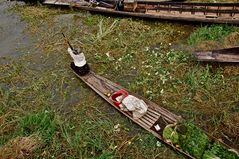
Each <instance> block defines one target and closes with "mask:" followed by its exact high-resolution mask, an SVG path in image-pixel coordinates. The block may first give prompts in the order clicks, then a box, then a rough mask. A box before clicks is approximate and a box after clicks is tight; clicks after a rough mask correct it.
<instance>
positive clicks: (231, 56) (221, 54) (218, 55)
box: [193, 47, 239, 63]
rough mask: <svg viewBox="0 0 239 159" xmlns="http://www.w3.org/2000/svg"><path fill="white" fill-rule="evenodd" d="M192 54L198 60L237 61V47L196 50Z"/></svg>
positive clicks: (238, 55)
mask: <svg viewBox="0 0 239 159" xmlns="http://www.w3.org/2000/svg"><path fill="white" fill-rule="evenodd" d="M193 55H194V56H195V57H196V58H197V59H198V60H199V61H212V62H236V63H238V62H239V47H233V48H227V49H218V50H210V51H197V52H194V53H193Z"/></svg>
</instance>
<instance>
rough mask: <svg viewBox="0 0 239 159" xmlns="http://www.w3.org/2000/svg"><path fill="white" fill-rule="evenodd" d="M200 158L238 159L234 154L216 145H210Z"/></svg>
mask: <svg viewBox="0 0 239 159" xmlns="http://www.w3.org/2000/svg"><path fill="white" fill-rule="evenodd" d="M202 158H203V159H215V158H220V159H238V158H239V156H238V155H237V154H236V153H234V152H232V151H229V150H227V149H226V148H225V147H223V146H222V145H220V144H218V143H213V144H212V145H210V147H209V148H208V150H206V151H205V153H204V154H203V157H202Z"/></svg>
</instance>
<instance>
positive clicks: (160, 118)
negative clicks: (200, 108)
mask: <svg viewBox="0 0 239 159" xmlns="http://www.w3.org/2000/svg"><path fill="white" fill-rule="evenodd" d="M72 69H73V71H74V68H72ZM74 73H75V75H76V76H77V77H78V78H80V79H81V80H82V81H83V82H84V83H86V84H87V85H88V86H89V87H90V88H91V89H92V90H93V91H95V92H96V93H97V94H98V95H99V96H100V97H102V98H103V99H104V100H105V101H107V102H108V103H109V104H110V105H112V106H113V107H114V108H115V109H117V110H118V111H119V112H120V113H122V114H123V115H125V116H126V117H128V118H129V119H131V120H132V121H133V122H134V123H136V124H138V125H139V126H141V127H142V128H144V129H145V130H147V131H148V132H150V133H152V134H153V135H154V136H155V137H156V138H158V139H159V140H161V141H162V142H164V143H165V144H166V145H168V146H170V147H171V148H173V149H174V150H175V151H178V152H180V153H182V154H183V155H185V156H186V157H187V158H192V159H194V158H195V157H193V156H191V155H190V154H189V153H186V152H184V151H183V150H182V149H180V148H177V147H176V145H174V144H172V143H171V142H169V141H167V140H166V139H164V138H163V130H164V128H165V127H166V126H168V125H169V124H171V125H173V124H175V125H176V124H177V123H179V122H180V121H182V120H183V119H182V118H181V117H180V116H177V115H175V114H173V113H172V112H170V111H168V110H167V109H165V108H162V107H160V106H159V105H157V104H156V103H153V102H151V101H150V100H148V99H145V98H144V97H141V96H138V95H136V94H134V93H130V92H129V93H130V94H131V95H133V96H135V97H137V98H139V99H142V100H144V102H145V103H146V104H147V105H148V110H147V113H146V114H145V115H144V116H143V117H141V118H139V119H137V120H135V119H134V118H133V116H132V113H131V112H127V111H122V110H121V109H120V108H119V107H117V106H115V105H114V103H113V102H112V99H111V95H112V94H113V93H114V92H117V91H118V90H120V89H124V90H126V89H125V88H123V87H121V86H120V85H118V84H116V83H113V82H112V81H110V80H108V79H106V78H104V77H102V76H99V75H97V74H95V73H94V72H92V71H90V72H89V73H88V74H87V75H85V76H79V75H78V74H77V73H76V72H75V71H74ZM126 91H127V90H126ZM156 125H159V126H160V130H156V127H155V126H156ZM206 134H207V133H206ZM207 135H208V137H209V138H210V140H211V141H217V142H219V143H221V144H222V145H224V146H225V147H226V148H228V149H231V147H229V146H228V145H226V144H224V143H223V142H221V141H219V140H217V139H216V138H214V137H212V136H210V135H209V134H207Z"/></svg>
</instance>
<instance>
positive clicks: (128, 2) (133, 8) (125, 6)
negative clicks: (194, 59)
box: [43, 0, 239, 24]
mask: <svg viewBox="0 0 239 159" xmlns="http://www.w3.org/2000/svg"><path fill="white" fill-rule="evenodd" d="M43 4H48V5H63V6H71V7H74V8H78V9H81V10H87V11H92V12H98V13H108V14H115V15H123V16H133V17H142V18H153V19H164V20H177V21H191V22H209V23H231V24H239V3H202V2H172V1H159V0H44V2H43Z"/></svg>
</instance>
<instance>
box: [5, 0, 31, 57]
mask: <svg viewBox="0 0 239 159" xmlns="http://www.w3.org/2000/svg"><path fill="white" fill-rule="evenodd" d="M15 5H24V3H22V2H9V1H6V0H1V1H0V39H1V40H0V50H1V51H0V57H3V56H16V55H18V54H19V53H20V51H19V49H21V48H25V47H27V46H30V43H31V40H30V36H29V35H27V33H25V32H24V29H25V28H26V25H27V24H26V23H25V22H23V21H22V20H21V19H20V17H19V16H17V15H16V14H14V13H12V12H11V11H9V10H10V8H11V7H14V6H15Z"/></svg>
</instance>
